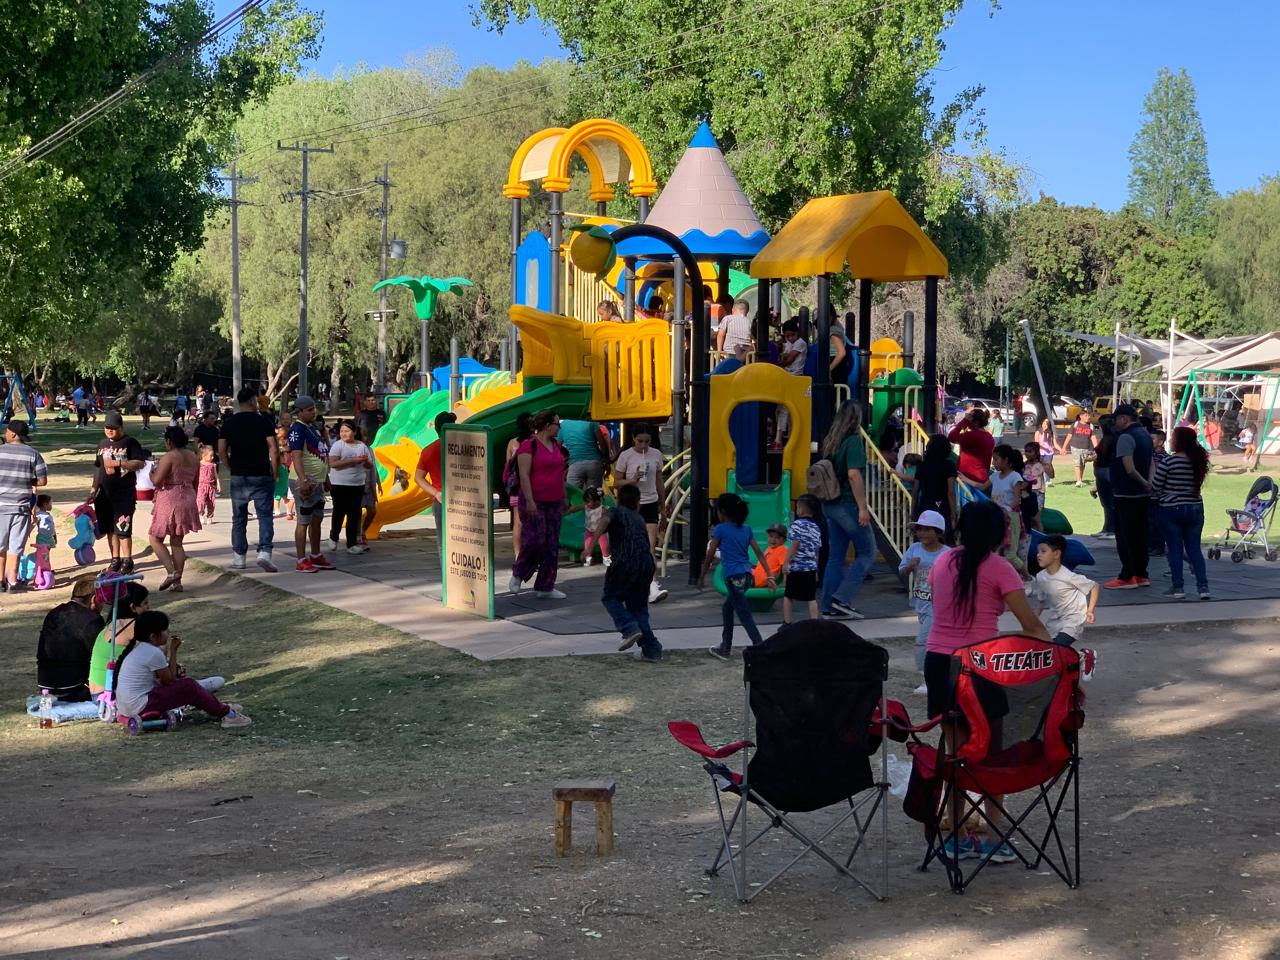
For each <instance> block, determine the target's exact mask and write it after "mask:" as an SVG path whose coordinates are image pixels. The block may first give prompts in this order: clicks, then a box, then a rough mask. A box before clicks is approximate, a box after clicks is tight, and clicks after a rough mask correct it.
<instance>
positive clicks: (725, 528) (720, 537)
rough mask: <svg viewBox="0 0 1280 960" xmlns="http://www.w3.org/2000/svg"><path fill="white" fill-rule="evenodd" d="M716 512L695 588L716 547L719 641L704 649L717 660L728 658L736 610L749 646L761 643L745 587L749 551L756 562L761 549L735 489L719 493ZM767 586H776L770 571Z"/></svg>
mask: <svg viewBox="0 0 1280 960" xmlns="http://www.w3.org/2000/svg"><path fill="white" fill-rule="evenodd" d="M716 512H717V514H718V515H719V517H720V522H719V523H718V524H716V526H715V529H713V530H712V531H711V542H710V543H709V544H707V555H706V559H705V560H704V561H703V563H702V574H701V576H699V577H698V589H699V590H701V589H703V587H704V586H705V585H706V581H707V571H708V570H709V569H710V568H711V561H712V560H714V559H715V556H716V551H717V550H718V551H720V565H721V568H722V569H723V571H724V586H725V598H724V603H723V604H721V606H720V615H721V619H722V623H723V631H722V633H721V635H720V645H719V646H717V647H710V648H708V650H707V652H708V653H710V654H711V655H712V656H713V657H716V658H718V659H720V660H728V659H729V654H730V653H731V652H732V650H733V618H734V615H735V614H736V615H737V617H738V619H739V620H740V621H742V626H743V629H745V630H746V631H747V636H748V637H750V638H751V644H752V646H756V645H759V644H761V643H764V638H763V637H761V636H760V628H759V627H757V626H756V621H755V618H754V617H752V616H751V606H750V605H749V604H748V603H747V588H748V587H750V586H751V584H752V577H751V557H750V551H752V550H754V551H755V554H756V557H757V558H759V560H760V562H761V563H763V562H764V552H763V551H762V550H761V549H760V545H759V544H758V543H756V539H755V535H754V534H753V533H752V532H751V528H750V527H748V526H747V514H748V513H749V512H750V508H749V507H748V506H747V502H746V501H745V500H743V499H742V498H741V497H740V496H738V495H737V494H736V493H722V494H721V495H720V497H719V498H718V499H717V500H716ZM765 585H766V586H768V587H769V588H770V589H773V588H776V587H777V581H776V580H774V578H773V575H772V574H770V575H768V577H767V578H766V580H765Z"/></svg>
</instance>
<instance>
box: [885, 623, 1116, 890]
mask: <svg viewBox="0 0 1280 960" xmlns="http://www.w3.org/2000/svg"><path fill="white" fill-rule="evenodd" d="M1092 655H1093V654H1092V651H1077V650H1075V649H1073V648H1071V647H1069V646H1064V645H1061V644H1055V643H1044V642H1043V641H1040V640H1036V639H1034V638H1033V637H1025V636H1004V637H996V638H995V639H993V640H987V641H985V642H983V643H975V644H972V645H970V646H967V647H962V648H960V649H959V650H957V651H956V652H955V654H954V655H953V656H952V658H951V698H950V705H949V707H948V709H947V710H945V711H944V712H943V713H942V714H940V715H939V716H936V717H932V718H930V720H929V721H928V722H927V723H924V724H921V725H920V726H918V727H911V728H909V729H910V731H911V733H912V740H911V742H910V743H908V745H907V750H908V751H909V752H910V754H911V761H912V763H911V782H910V784H909V785H908V788H907V797H906V799H905V800H904V801H903V810H904V811H905V812H906V814H907V815H908V816H909V817H912V818H913V819H916V820H919V821H920V822H922V823H923V824H924V825H925V836H926V844H927V845H926V851H925V856H924V862H923V863H921V865H920V869H921V870H925V869H928V866H929V864H930V863H931V862H933V861H934V860H937V861H938V862H939V863H941V864H942V865H943V866H944V867H945V869H946V871H947V879H948V881H949V882H950V884H951V889H952V890H953V891H954V892H956V893H964V891H965V889H966V888H967V887H968V885H969V884H970V883H971V882H972V881H973V879H974V878H975V877H976V876H977V875H978V874H979V873H980V872H982V870H983V868H985V867H986V866H987V864H988V863H990V862H991V861H992V858H993V856H996V855H997V851H1001V854H1002V856H1003V857H1008V858H1009V859H1010V860H1012V859H1014V858H1016V859H1017V860H1020V861H1021V862H1022V864H1023V865H1024V866H1026V868H1027V869H1029V870H1035V869H1038V868H1039V867H1040V865H1041V864H1042V863H1043V864H1046V865H1047V866H1048V867H1049V868H1050V869H1051V870H1052V871H1053V872H1054V873H1056V874H1057V875H1058V876H1059V877H1060V878H1061V879H1062V881H1063V882H1064V883H1066V884H1067V886H1068V887H1071V888H1073V889H1074V888H1075V887H1077V886H1079V884H1080V776H1079V770H1080V754H1079V733H1078V731H1079V730H1080V727H1081V726H1083V724H1084V693H1083V691H1082V690H1081V689H1080V670H1081V659H1082V657H1092ZM944 723H945V724H947V725H948V726H949V727H950V729H951V731H952V736H950V738H948V737H946V736H944V737H943V738H942V739H941V740H940V741H939V743H938V745H937V746H932V745H929V744H925V743H923V742H922V741H921V740H920V739H919V737H918V736H917V734H918V733H921V732H923V731H925V730H929V729H932V728H933V727H936V726H939V725H940V724H944ZM1020 793H1028V794H1030V800H1029V802H1027V803H1026V806H1025V807H1024V808H1023V809H1021V811H1020V812H1011V811H1012V808H1013V806H1014V803H1013V802H1014V801H1015V799H1016V797H1015V796H1014V795H1016V794H1020ZM1069 795H1070V796H1071V797H1072V802H1071V808H1070V814H1071V817H1072V833H1071V840H1072V842H1071V845H1070V853H1068V850H1067V846H1066V844H1064V842H1063V837H1062V831H1060V830H1059V826H1058V819H1059V816H1060V815H1061V813H1062V810H1063V805H1064V803H1065V801H1066V800H1067V797H1068V796H1069ZM1040 811H1043V813H1044V814H1045V815H1046V816H1045V818H1044V819H1045V823H1044V827H1043V832H1040V831H1038V830H1037V831H1035V832H1032V826H1031V822H1032V818H1033V815H1036V814H1038V813H1039V812H1040ZM947 820H949V824H948V825H946V826H944V822H945V821H947ZM981 824H985V825H986V827H987V828H988V829H989V830H990V831H991V832H992V834H993V835H994V839H992V840H991V841H990V842H989V843H988V844H987V845H986V849H983V850H978V849H976V848H973V847H971V846H968V844H969V843H970V842H971V838H970V837H969V836H968V833H969V831H970V830H971V829H972V827H974V826H978V825H981ZM1037 835H1038V839H1037ZM1050 841H1052V843H1051V842H1050ZM966 860H969V861H976V862H974V863H973V866H972V869H969V870H968V871H967V872H966V867H965V863H964V861H966Z"/></svg>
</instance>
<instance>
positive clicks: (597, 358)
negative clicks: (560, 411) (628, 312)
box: [591, 320, 671, 420]
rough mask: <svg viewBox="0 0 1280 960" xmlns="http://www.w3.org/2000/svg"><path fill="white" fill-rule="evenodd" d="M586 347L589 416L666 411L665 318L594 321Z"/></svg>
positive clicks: (667, 359) (658, 414) (668, 401)
mask: <svg viewBox="0 0 1280 960" xmlns="http://www.w3.org/2000/svg"><path fill="white" fill-rule="evenodd" d="M591 350H592V358H591V363H592V367H593V372H592V377H591V415H592V417H593V418H594V419H596V420H631V419H636V418H638V417H668V416H670V415H671V336H670V328H669V325H668V324H667V323H666V322H665V321H662V320H641V321H638V322H636V323H628V324H621V323H601V324H597V325H596V326H595V327H593V328H592V329H591Z"/></svg>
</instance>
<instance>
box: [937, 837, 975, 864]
mask: <svg viewBox="0 0 1280 960" xmlns="http://www.w3.org/2000/svg"><path fill="white" fill-rule="evenodd" d="M942 846H943V849H944V850H945V851H946V855H947V859H949V860H976V859H977V858H978V857H980V856H982V854H981V853H979V852H978V850H979V846H978V839H977V838H976V837H975V836H973V834H966V835H965V836H963V837H961V838H960V840H959V843H957V842H956V838H955V837H952V838H951V839H950V840H947V841H946V842H945V843H944V844H943V845H942Z"/></svg>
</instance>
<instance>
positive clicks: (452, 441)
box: [440, 423, 493, 620]
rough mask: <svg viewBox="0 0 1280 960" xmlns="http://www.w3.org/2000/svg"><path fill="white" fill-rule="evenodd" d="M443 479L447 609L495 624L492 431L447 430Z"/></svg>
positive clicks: (455, 426)
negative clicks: (493, 621)
mask: <svg viewBox="0 0 1280 960" xmlns="http://www.w3.org/2000/svg"><path fill="white" fill-rule="evenodd" d="M440 442H441V445H442V447H443V450H442V454H443V456H442V458H441V461H442V462H441V472H442V473H443V474H444V484H443V487H444V510H443V511H442V513H443V517H444V569H443V571H441V575H442V579H443V589H444V605H445V606H446V607H447V608H449V609H450V610H461V611H463V612H465V613H474V614H477V615H479V616H481V617H486V618H487V619H490V620H492V619H493V494H492V493H491V491H490V490H489V457H490V455H491V454H492V449H491V445H490V437H489V428H488V426H485V425H481V424H465V423H457V424H448V425H446V426H445V428H444V437H443V438H442V440H441V441H440Z"/></svg>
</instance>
